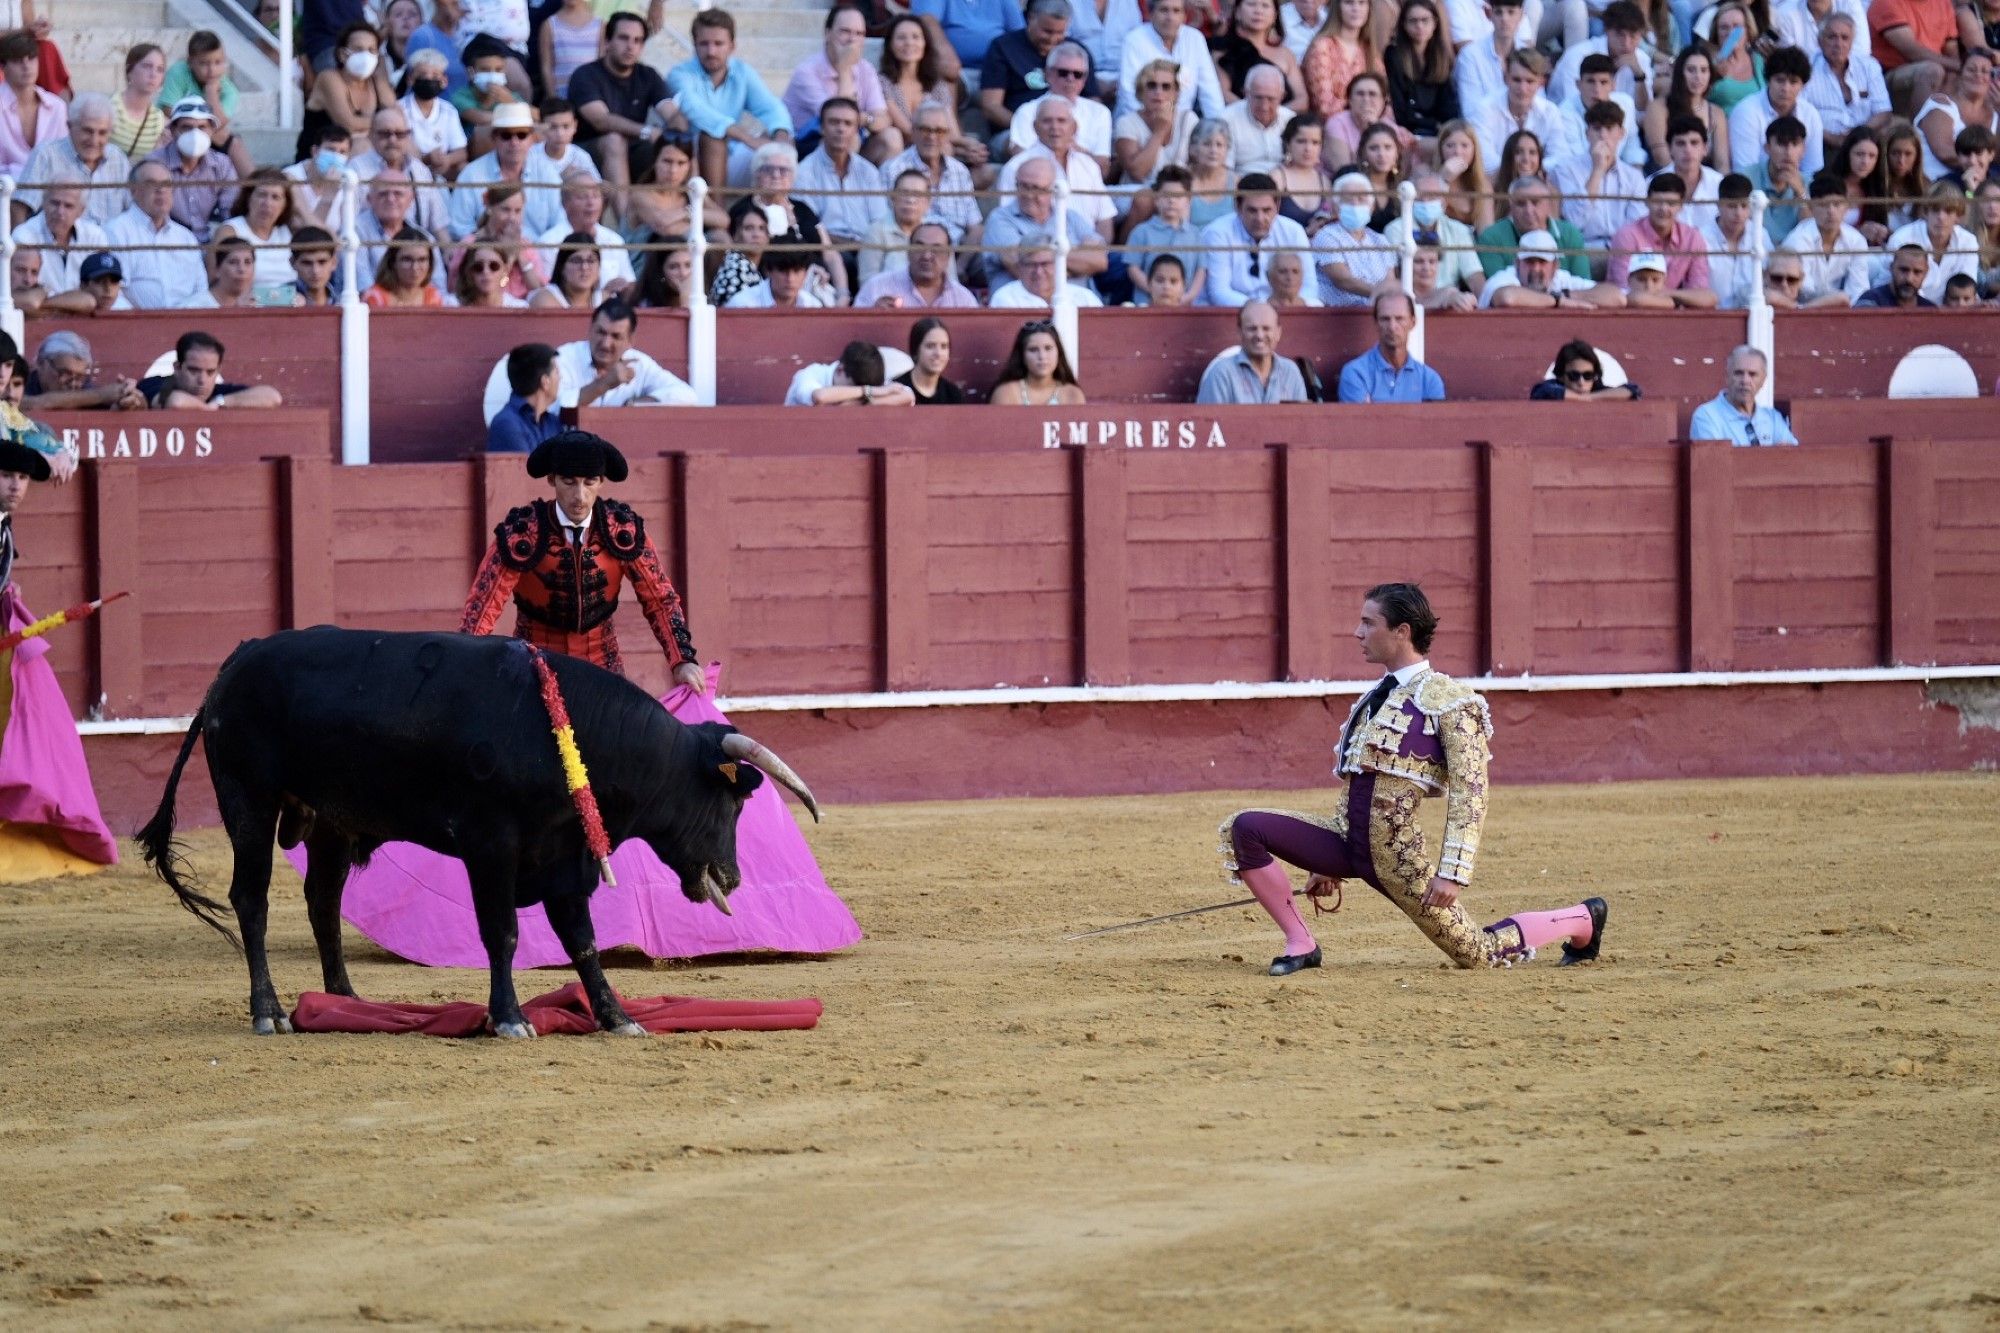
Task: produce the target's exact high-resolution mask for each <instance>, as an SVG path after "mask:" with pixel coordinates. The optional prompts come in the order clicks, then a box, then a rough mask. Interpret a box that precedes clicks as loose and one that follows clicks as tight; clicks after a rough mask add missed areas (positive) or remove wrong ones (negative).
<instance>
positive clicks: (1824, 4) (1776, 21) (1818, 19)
mask: <svg viewBox="0 0 2000 1333" xmlns="http://www.w3.org/2000/svg"><path fill="white" fill-rule="evenodd" d="M1836 15H1838V16H1839V17H1841V18H1844V19H1846V20H1847V26H1848V28H1849V29H1850V30H1851V31H1852V32H1853V34H1854V52H1855V54H1856V55H1863V56H1873V55H1874V54H1875V52H1874V48H1873V47H1872V46H1871V45H1870V42H1869V37H1868V4H1867V0H1789V3H1787V4H1783V5H1773V6H1771V31H1772V35H1773V36H1775V37H1776V38H1777V39H1778V45H1780V46H1796V47H1798V48H1799V50H1801V51H1810V50H1812V49H1813V45H1814V42H1815V41H1816V39H1817V38H1818V37H1819V36H1820V34H1821V33H1822V32H1823V31H1824V30H1825V28H1826V21H1827V20H1828V19H1830V18H1833V17H1834V16H1836ZM1877 68H1878V69H1879V68H1880V66H1877Z"/></svg>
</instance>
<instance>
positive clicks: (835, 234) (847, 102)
mask: <svg viewBox="0 0 2000 1333" xmlns="http://www.w3.org/2000/svg"><path fill="white" fill-rule="evenodd" d="M819 134H820V140H819V147H817V148H815V149H813V151H812V152H811V153H809V154H807V155H806V157H805V160H804V161H802V162H800V163H799V170H798V176H797V178H796V182H795V183H794V184H793V186H792V194H793V197H794V198H796V199H797V200H798V201H799V202H800V203H803V204H805V205H806V206H807V207H808V208H810V209H812V211H813V212H815V213H817V214H819V225H820V230H821V231H823V232H825V233H826V234H827V235H828V236H830V237H832V238H833V239H834V240H835V241H856V242H858V241H860V240H861V239H862V238H864V237H866V236H867V235H868V229H869V228H870V227H873V226H874V225H875V222H876V220H877V219H878V218H880V217H882V216H884V215H885V214H887V213H888V211H889V204H888V201H887V200H886V199H884V198H883V197H882V189H883V186H882V172H881V171H880V169H878V168H877V167H876V166H875V164H874V163H873V162H870V161H869V160H868V159H867V158H865V157H863V156H861V153H860V148H861V105H860V103H858V102H856V101H855V100H854V99H853V98H851V97H829V98H827V99H826V101H825V102H823V103H821V104H820V108H819ZM842 260H843V262H845V263H846V265H847V267H848V277H849V284H848V290H849V291H852V290H853V288H854V284H853V281H852V279H853V269H854V252H853V251H851V250H848V251H843V252H842Z"/></svg>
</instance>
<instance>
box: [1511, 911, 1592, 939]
mask: <svg viewBox="0 0 2000 1333" xmlns="http://www.w3.org/2000/svg"><path fill="white" fill-rule="evenodd" d="M1507 919H1508V920H1509V921H1512V922H1513V923H1514V924H1515V925H1516V926H1517V927H1519V928H1520V931H1521V943H1522V944H1524V945H1526V946H1527V947H1528V948H1530V949H1539V948H1541V947H1542V946H1543V945H1545V944H1552V943H1554V942H1555V941H1557V940H1568V941H1569V942H1570V943H1571V944H1573V945H1575V946H1576V947H1577V948H1579V949H1581V948H1583V947H1584V946H1585V945H1587V944H1589V943H1590V934H1591V930H1590V909H1589V908H1588V907H1585V906H1584V905H1583V904H1582V903H1578V904H1577V905H1576V906H1574V907H1565V908H1562V909H1560V910H1558V911H1554V912H1516V913H1514V915H1513V916H1511V917H1508V918H1507Z"/></svg>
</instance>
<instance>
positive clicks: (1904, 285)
mask: <svg viewBox="0 0 2000 1333" xmlns="http://www.w3.org/2000/svg"><path fill="white" fill-rule="evenodd" d="M1930 271H1931V257H1930V252H1929V251H1927V250H1925V249H1924V247H1923V246H1921V245H1904V246H1900V247H1898V248H1897V250H1896V252H1895V254H1894V255H1892V256H1890V259H1889V280H1888V281H1887V282H1885V283H1882V284H1881V285H1880V286H1876V287H1870V288H1869V289H1868V290H1867V291H1865V292H1863V293H1861V295H1859V296H1857V297H1855V298H1854V304H1855V305H1856V306H1858V307H1866V308H1869V309H1875V310H1931V309H1935V308H1936V306H1937V302H1936V301H1933V300H1931V299H1930V298H1929V297H1927V296H1925V295H1924V283H1925V281H1926V280H1927V279H1928V278H1929V277H1930Z"/></svg>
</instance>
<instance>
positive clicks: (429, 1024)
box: [292, 981, 823, 1037]
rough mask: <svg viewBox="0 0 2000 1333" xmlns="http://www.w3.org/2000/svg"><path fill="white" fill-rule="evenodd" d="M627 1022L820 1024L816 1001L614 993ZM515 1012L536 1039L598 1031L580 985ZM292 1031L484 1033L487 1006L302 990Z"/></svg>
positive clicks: (707, 1027)
mask: <svg viewBox="0 0 2000 1333" xmlns="http://www.w3.org/2000/svg"><path fill="white" fill-rule="evenodd" d="M619 998H620V999H621V1000H622V1001H623V1002H624V1005H625V1012H626V1013H628V1014H630V1015H631V1016H632V1021H633V1022H635V1023H637V1024H638V1025H639V1026H640V1027H642V1028H644V1029H646V1031H648V1032H726V1031H739V1032H774V1031H777V1030H779V1029H783V1028H810V1027H815V1026H817V1025H818V1023H819V1016H820V1014H821V1012H822V1008H823V1007H822V1006H821V1004H820V1002H819V1001H818V1000H815V999H811V998H807V999H802V1000H702V999H696V998H694V997H692V996H685V995H654V996H651V997H649V998H647V999H633V998H632V997H630V996H620V997H619ZM521 1012H522V1013H523V1014H524V1015H526V1017H527V1019H528V1022H529V1024H530V1025H531V1026H533V1027H534V1029H535V1032H536V1034H537V1035H539V1036H544V1037H547V1036H551V1035H554V1034H557V1033H568V1034H571V1035H574V1036H587V1035H589V1034H590V1033H593V1032H596V1031H597V1030H598V1027H597V1020H596V1019H595V1018H593V1017H592V1016H591V1013H590V1002H589V1001H588V1000H587V999H585V998H584V994H583V985H582V983H581V982H576V981H572V982H570V983H569V985H567V986H564V987H563V988H562V989H561V990H552V991H550V992H549V993H548V994H547V995H537V996H536V997H535V998H534V999H532V1000H529V1001H527V1002H526V1003H524V1004H523V1005H522V1006H521ZM292 1030H293V1031H295V1032H417V1033H421V1034H423V1035H424V1036H427V1037H477V1036H480V1035H481V1034H483V1033H484V1032H485V1031H486V1006H485V1005H483V1004H472V1003H470V1002H467V1001H461V1002H459V1003H456V1004H390V1003H387V1002H385V1001H381V1000H351V999H349V998H347V997H346V996H344V995H328V994H326V993H325V992H324V991H307V992H306V993H305V994H303V995H301V996H299V1007H298V1008H297V1009H294V1010H293V1011H292Z"/></svg>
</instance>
